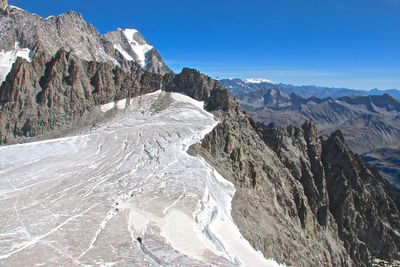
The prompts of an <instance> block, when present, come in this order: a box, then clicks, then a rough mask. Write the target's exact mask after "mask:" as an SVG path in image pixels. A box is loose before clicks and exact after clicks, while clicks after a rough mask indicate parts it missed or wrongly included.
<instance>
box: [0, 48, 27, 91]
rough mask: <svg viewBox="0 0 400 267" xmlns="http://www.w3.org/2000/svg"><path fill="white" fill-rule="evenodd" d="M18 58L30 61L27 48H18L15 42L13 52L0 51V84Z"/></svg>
mask: <svg viewBox="0 0 400 267" xmlns="http://www.w3.org/2000/svg"><path fill="white" fill-rule="evenodd" d="M18 57H22V58H24V59H26V60H28V61H29V62H30V61H31V60H32V59H31V50H30V49H29V48H20V46H19V43H18V42H15V45H14V50H11V51H4V50H1V51H0V84H1V83H2V82H3V81H4V80H5V79H6V77H7V74H8V73H9V72H10V70H11V68H12V65H13V64H14V63H15V61H16V60H17V58H18Z"/></svg>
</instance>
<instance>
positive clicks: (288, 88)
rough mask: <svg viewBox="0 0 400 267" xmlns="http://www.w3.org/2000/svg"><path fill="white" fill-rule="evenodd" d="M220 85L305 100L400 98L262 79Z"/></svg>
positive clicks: (380, 92)
mask: <svg viewBox="0 0 400 267" xmlns="http://www.w3.org/2000/svg"><path fill="white" fill-rule="evenodd" d="M220 83H221V84H222V85H224V86H225V87H226V88H227V89H228V90H229V91H230V92H231V93H232V94H237V93H250V92H254V91H258V90H260V89H272V88H274V89H277V90H279V91H281V92H283V93H286V94H291V93H295V94H297V95H299V96H301V97H303V98H309V97H313V96H315V97H318V98H326V97H331V98H334V99H336V98H339V97H343V96H367V95H383V94H390V95H392V96H394V97H396V98H400V90H397V89H390V90H378V89H372V90H354V89H348V88H332V87H322V86H314V85H303V86H296V85H291V84H283V83H280V84H275V83H273V82H271V81H269V80H266V79H261V78H249V79H246V81H242V80H241V79H222V80H220Z"/></svg>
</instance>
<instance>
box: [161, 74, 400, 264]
mask: <svg viewBox="0 0 400 267" xmlns="http://www.w3.org/2000/svg"><path fill="white" fill-rule="evenodd" d="M167 80H168V83H167V84H166V89H167V90H170V91H176V90H177V91H181V92H184V93H186V94H188V95H189V96H192V97H194V98H195V99H198V100H203V101H205V103H206V107H207V109H208V110H210V111H212V112H213V113H214V114H215V116H216V117H217V118H218V119H219V120H220V122H221V123H220V124H219V125H218V126H217V127H215V128H214V130H213V131H212V132H211V133H210V134H209V135H207V136H206V138H205V139H203V141H202V144H200V145H196V146H194V147H192V148H191V149H192V151H194V152H197V153H199V154H200V155H202V156H203V157H204V158H206V159H207V160H208V162H210V163H211V164H212V165H213V166H215V167H216V168H217V169H218V171H219V172H220V173H221V174H222V175H223V176H224V177H225V178H227V179H230V180H231V181H232V182H233V183H234V184H235V186H236V188H237V192H236V195H235V197H234V202H233V210H232V216H233V217H234V219H235V221H236V223H237V224H238V226H239V228H240V230H241V232H242V234H243V235H244V236H245V237H246V238H247V239H248V240H249V241H250V242H251V243H252V245H253V246H254V247H256V248H257V249H259V250H260V251H262V253H263V254H264V255H265V256H266V257H272V258H274V259H276V260H277V261H281V262H285V263H287V264H290V265H294V266H316V265H319V266H353V265H356V266H368V265H369V262H370V258H383V259H387V260H394V259H399V258H400V248H399V245H398V244H400V239H399V238H400V234H399V229H400V225H399V222H400V220H399V219H400V217H399V216H400V211H399V208H400V203H399V200H398V197H397V195H396V194H395V193H394V191H393V190H392V189H391V188H390V187H389V186H388V185H387V184H386V183H385V182H384V180H383V179H382V177H381V176H380V175H379V174H378V172H377V171H375V170H374V169H371V168H370V167H369V166H367V165H366V164H365V163H364V162H363V161H362V160H361V159H360V158H359V157H358V156H357V155H354V154H353V153H352V152H351V151H349V150H348V148H347V147H346V145H345V144H344V140H343V136H342V135H341V133H340V132H336V133H334V134H333V135H332V136H331V137H330V138H329V139H328V140H327V141H323V140H322V139H321V138H320V137H319V136H318V134H317V131H316V127H315V125H314V124H313V123H312V122H311V121H308V122H306V123H305V124H304V125H302V127H301V128H296V127H293V126H289V127H287V128H286V129H279V128H267V127H265V126H262V125H260V126H257V125H256V124H255V123H254V122H253V121H252V120H251V119H249V118H248V117H247V116H246V115H245V114H244V112H243V111H242V110H241V109H240V107H239V104H238V103H236V102H235V101H234V100H233V98H232V97H231V96H230V95H229V94H227V93H226V90H225V89H224V88H223V87H222V86H221V85H220V84H219V83H218V82H216V81H213V80H211V79H210V78H208V77H206V76H203V75H201V74H200V73H198V72H197V71H194V70H184V71H183V72H182V73H181V74H180V75H177V76H173V75H170V77H169V79H167ZM185 85H187V86H185Z"/></svg>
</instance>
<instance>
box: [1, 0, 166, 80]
mask: <svg viewBox="0 0 400 267" xmlns="http://www.w3.org/2000/svg"><path fill="white" fill-rule="evenodd" d="M0 25H1V26H0V39H1V40H2V41H1V42H0V50H3V51H13V50H15V47H16V46H18V47H19V48H27V49H29V50H30V51H31V52H30V58H31V59H34V58H35V57H41V56H42V57H43V56H44V57H45V60H46V61H47V60H49V59H50V58H51V57H52V56H54V54H55V53H56V52H57V51H58V50H59V49H61V48H63V49H65V50H66V51H68V52H69V51H71V52H73V53H74V54H76V55H77V56H78V57H79V58H80V59H83V60H86V61H97V62H108V63H110V64H113V65H118V66H120V67H122V68H123V69H125V70H126V71H131V70H132V69H136V68H137V65H139V66H140V67H141V68H143V69H144V70H145V71H149V72H154V73H159V74H164V73H167V72H170V71H171V70H170V69H169V68H168V67H167V66H166V64H165V63H164V61H163V60H162V58H161V56H160V54H159V53H158V51H157V50H156V49H155V48H154V47H152V46H151V45H150V44H149V43H148V42H147V41H146V40H145V39H144V38H143V36H142V35H141V34H140V33H139V32H137V31H136V30H135V31H133V32H132V36H129V38H131V39H132V41H134V42H133V43H132V44H129V40H128V38H127V37H122V38H121V39H120V43H123V44H124V45H125V46H128V45H129V48H130V49H125V50H121V49H119V50H118V49H116V45H117V44H118V43H115V40H114V39H113V38H111V36H113V35H116V34H118V33H119V32H120V31H121V30H117V31H116V32H114V33H108V34H105V35H101V34H100V33H99V32H98V31H97V29H96V28H95V27H94V26H93V25H91V24H87V23H86V21H85V20H84V19H83V17H82V15H81V14H79V13H77V12H73V11H69V12H68V13H66V14H61V15H59V16H50V17H48V18H42V17H40V16H38V15H36V14H31V13H29V12H28V11H25V10H22V9H19V8H16V7H13V6H10V5H8V6H7V8H6V9H5V10H4V11H3V10H0ZM136 41H137V42H136ZM143 45H146V46H147V48H148V49H145V50H143V49H138V50H134V49H132V48H136V47H139V48H141V47H142V46H143ZM121 51H122V53H121ZM140 57H144V59H143V60H139V58H140Z"/></svg>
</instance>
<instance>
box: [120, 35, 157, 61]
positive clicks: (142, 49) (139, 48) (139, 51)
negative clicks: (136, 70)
mask: <svg viewBox="0 0 400 267" xmlns="http://www.w3.org/2000/svg"><path fill="white" fill-rule="evenodd" d="M137 33H138V31H137V30H134V29H125V30H124V35H125V36H126V38H127V39H128V41H129V44H130V46H131V48H132V50H133V52H135V54H136V55H137V56H138V60H139V62H138V63H139V64H140V65H141V66H142V67H144V66H145V64H146V62H145V60H146V53H147V52H149V51H150V50H151V49H153V46H152V45H149V44H148V43H139V42H137V41H136V40H135V39H134V36H135V35H136V34H137ZM126 59H127V60H129V59H128V58H126Z"/></svg>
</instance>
